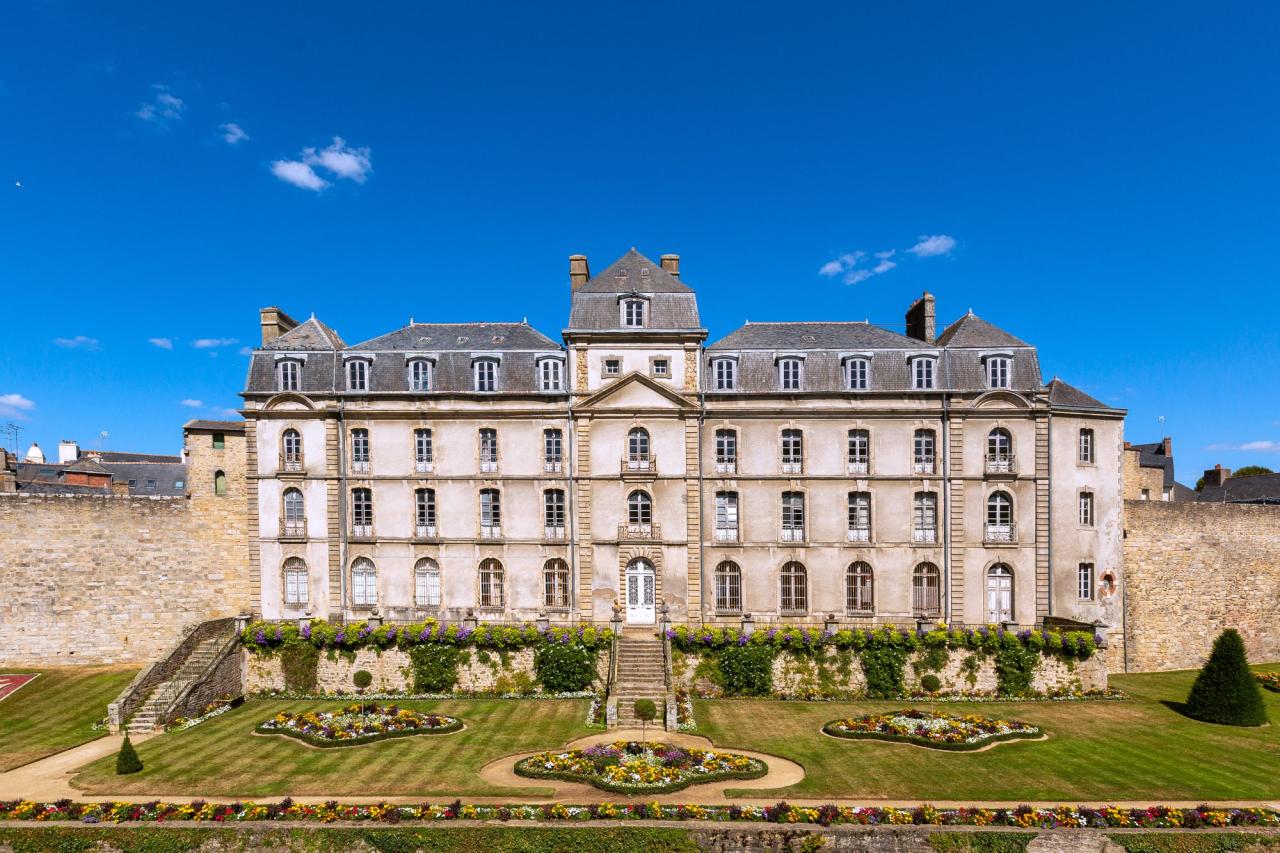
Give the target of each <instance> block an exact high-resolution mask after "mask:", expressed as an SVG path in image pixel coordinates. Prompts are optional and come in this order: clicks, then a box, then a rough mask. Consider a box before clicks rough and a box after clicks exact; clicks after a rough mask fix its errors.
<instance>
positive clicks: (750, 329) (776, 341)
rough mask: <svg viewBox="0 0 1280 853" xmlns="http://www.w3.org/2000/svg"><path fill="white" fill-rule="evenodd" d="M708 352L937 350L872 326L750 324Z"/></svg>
mask: <svg viewBox="0 0 1280 853" xmlns="http://www.w3.org/2000/svg"><path fill="white" fill-rule="evenodd" d="M707 349H708V350H746V349H767V350H775V349H776V350H795V351H802V350H819V349H850V350H852V349H909V350H921V349H933V347H931V346H930V345H928V344H926V343H924V342H923V341H917V340H916V339H915V338H908V337H907V336H906V335H899V334H898V333H896V332H891V331H889V330H888V329H882V328H880V327H879V326H872V325H871V324H870V323H861V322H859V323H828V322H819V323H748V324H746V325H745V326H742V327H741V328H738V329H735V330H734V331H732V332H730V333H729V334H728V335H726V336H724V337H723V338H721V339H720V340H718V341H716V342H715V343H714V344H712V345H711V346H709V347H707Z"/></svg>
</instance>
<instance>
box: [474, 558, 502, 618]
mask: <svg viewBox="0 0 1280 853" xmlns="http://www.w3.org/2000/svg"><path fill="white" fill-rule="evenodd" d="M503 575H504V572H503V570H502V563H499V562H498V561H497V560H495V559H493V558H492V557H490V558H489V559H487V560H481V561H480V590H479V593H480V594H479V596H478V597H479V599H480V606H481V607H484V608H489V609H495V610H496V609H498V608H500V607H502V606H503V602H504V601H505V600H506V596H505V595H504V589H503V587H504V584H503V580H504V577H503Z"/></svg>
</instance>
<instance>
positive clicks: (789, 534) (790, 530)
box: [778, 527, 804, 542]
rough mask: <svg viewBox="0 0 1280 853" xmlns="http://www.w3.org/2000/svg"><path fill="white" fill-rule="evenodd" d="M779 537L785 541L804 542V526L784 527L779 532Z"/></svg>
mask: <svg viewBox="0 0 1280 853" xmlns="http://www.w3.org/2000/svg"><path fill="white" fill-rule="evenodd" d="M778 539H779V540H781V541H783V542H803V541H804V528H803V527H784V528H782V530H780V531H779V532H778Z"/></svg>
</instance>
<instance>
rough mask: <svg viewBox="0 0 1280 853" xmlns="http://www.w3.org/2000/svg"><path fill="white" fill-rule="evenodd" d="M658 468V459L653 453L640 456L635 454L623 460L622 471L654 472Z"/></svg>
mask: <svg viewBox="0 0 1280 853" xmlns="http://www.w3.org/2000/svg"><path fill="white" fill-rule="evenodd" d="M657 467H658V459H657V457H655V456H654V455H653V454H652V453H645V454H638V453H633V454H630V455H628V456H627V457H626V458H625V459H623V460H622V470H623V472H626V471H653V470H655V469H657Z"/></svg>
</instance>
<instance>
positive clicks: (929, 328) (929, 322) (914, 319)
mask: <svg viewBox="0 0 1280 853" xmlns="http://www.w3.org/2000/svg"><path fill="white" fill-rule="evenodd" d="M936 313H937V312H936V308H935V306H934V300H933V294H932V293H930V292H928V291H927V290H926V291H925V293H924V295H923V296H921V297H920V298H919V299H917V300H916V301H915V302H912V303H911V307H910V308H908V309H907V337H909V338H915V339H916V340H917V341H924V342H925V343H926V344H931V343H933V342H934V339H935V338H936V337H937V316H936Z"/></svg>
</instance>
